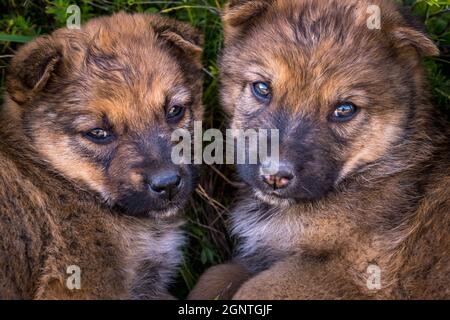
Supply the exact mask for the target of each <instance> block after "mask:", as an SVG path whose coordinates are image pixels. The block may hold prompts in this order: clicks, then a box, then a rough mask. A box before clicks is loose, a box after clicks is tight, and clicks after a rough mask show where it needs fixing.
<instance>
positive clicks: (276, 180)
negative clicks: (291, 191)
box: [261, 166, 294, 190]
mask: <svg viewBox="0 0 450 320" xmlns="http://www.w3.org/2000/svg"><path fill="white" fill-rule="evenodd" d="M261 178H262V180H263V181H264V182H265V183H266V184H268V185H269V186H270V187H271V188H273V189H274V190H277V189H284V188H286V187H287V186H289V184H290V183H291V182H292V180H293V179H294V174H293V172H292V170H291V169H290V168H289V167H288V166H282V167H280V169H279V170H278V172H277V173H276V174H271V175H262V176H261Z"/></svg>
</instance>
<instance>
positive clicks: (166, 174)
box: [150, 171, 181, 198]
mask: <svg viewBox="0 0 450 320" xmlns="http://www.w3.org/2000/svg"><path fill="white" fill-rule="evenodd" d="M180 185H181V177H180V175H179V174H178V173H177V172H175V171H162V172H158V173H157V174H155V175H153V176H152V178H151V182H150V189H151V191H153V192H155V193H157V194H159V195H161V196H167V197H168V198H171V197H173V196H174V195H175V194H176V193H177V191H178V189H179V187H180Z"/></svg>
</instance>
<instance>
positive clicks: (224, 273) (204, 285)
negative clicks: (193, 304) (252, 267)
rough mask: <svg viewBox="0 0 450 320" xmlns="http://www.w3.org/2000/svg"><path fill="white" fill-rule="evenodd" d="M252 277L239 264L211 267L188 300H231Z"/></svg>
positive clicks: (231, 263)
mask: <svg viewBox="0 0 450 320" xmlns="http://www.w3.org/2000/svg"><path fill="white" fill-rule="evenodd" d="M250 276H251V274H250V272H249V271H248V270H247V269H246V268H245V267H244V266H242V265H240V264H238V263H233V262H230V263H226V264H221V265H218V266H214V267H211V268H209V269H208V270H206V272H205V273H204V274H203V275H202V276H201V277H200V280H199V281H198V283H197V285H196V286H195V288H194V289H192V291H191V292H190V294H189V296H188V299H189V300H213V299H218V300H229V299H231V297H232V296H233V295H234V294H235V293H236V291H237V290H238V289H239V287H240V286H241V284H242V283H244V282H245V281H246V280H248V279H249V278H250Z"/></svg>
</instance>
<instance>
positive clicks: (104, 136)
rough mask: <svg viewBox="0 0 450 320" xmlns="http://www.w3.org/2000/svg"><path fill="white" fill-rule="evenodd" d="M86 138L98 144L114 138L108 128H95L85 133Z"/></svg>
mask: <svg viewBox="0 0 450 320" xmlns="http://www.w3.org/2000/svg"><path fill="white" fill-rule="evenodd" d="M85 136H86V138H88V139H89V140H91V141H92V142H95V143H98V144H106V143H109V142H111V141H112V140H113V139H114V135H113V134H112V133H111V132H109V131H108V130H105V129H101V128H95V129H92V130H90V131H88V132H86V134H85Z"/></svg>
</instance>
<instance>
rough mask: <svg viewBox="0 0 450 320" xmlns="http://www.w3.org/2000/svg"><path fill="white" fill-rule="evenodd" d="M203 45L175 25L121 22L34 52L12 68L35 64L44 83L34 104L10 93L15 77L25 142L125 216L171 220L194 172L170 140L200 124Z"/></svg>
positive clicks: (57, 36)
mask: <svg viewBox="0 0 450 320" xmlns="http://www.w3.org/2000/svg"><path fill="white" fill-rule="evenodd" d="M199 41H200V40H199V39H197V38H196V37H195V31H194V30H191V29H190V28H189V27H187V26H185V25H182V24H178V23H175V22H173V21H171V20H167V19H163V18H159V17H150V16H143V15H135V16H131V15H125V14H118V15H115V16H113V17H109V18H101V19H98V20H93V21H91V22H89V23H88V24H87V25H86V26H84V27H83V29H82V30H79V31H77V30H74V31H68V30H62V31H57V32H56V33H54V34H53V35H52V36H51V37H49V38H46V39H40V40H38V42H36V43H35V44H34V45H33V44H30V46H29V47H28V48H25V49H24V51H23V52H22V54H20V53H19V55H18V56H17V58H16V62H15V65H16V66H17V67H18V68H25V67H21V65H20V64H19V63H18V61H22V64H23V65H27V64H28V65H30V64H31V65H36V64H38V65H40V64H41V65H42V67H41V69H40V70H41V71H40V75H42V74H44V76H43V77H48V79H44V80H42V76H41V78H39V81H46V83H45V85H43V86H42V88H40V87H39V86H40V84H39V81H38V82H37V84H36V83H32V84H31V85H30V86H29V87H31V88H32V89H31V91H34V92H33V95H32V96H31V97H28V96H26V94H28V95H31V94H30V93H29V92H28V91H24V90H16V89H23V88H22V87H23V83H25V84H26V81H27V80H26V79H23V80H22V81H21V82H19V81H17V79H19V80H20V73H16V75H17V76H18V78H14V77H11V78H12V79H13V80H12V81H10V86H9V89H10V92H11V96H12V98H13V99H14V100H16V101H18V102H19V104H22V105H21V106H20V108H22V110H23V115H22V118H23V123H24V127H25V130H26V133H27V135H29V137H30V138H31V139H32V141H33V145H34V146H35V147H36V149H37V150H38V151H39V152H40V153H41V155H43V158H44V159H45V160H46V161H48V162H50V163H51V165H52V166H53V167H54V168H55V169H56V170H57V171H59V172H60V173H61V174H63V175H64V176H66V177H68V178H71V179H73V180H75V181H77V182H79V183H80V185H81V186H82V187H87V188H89V189H90V190H93V191H94V192H96V193H97V194H99V195H100V196H101V197H102V198H103V200H104V201H105V202H107V203H109V204H110V205H111V206H117V207H119V208H120V209H121V210H122V211H123V212H124V213H125V214H130V215H135V216H148V215H156V216H161V215H169V214H172V213H175V212H177V211H178V209H179V208H180V207H181V205H182V204H183V202H184V201H185V200H186V199H187V198H188V196H189V194H190V192H191V191H192V190H193V188H194V181H195V172H194V169H193V168H192V166H188V165H176V164H174V163H172V161H171V150H172V142H171V134H172V132H173V131H174V130H176V129H178V128H183V129H187V130H192V127H193V121H194V120H201V115H202V110H201V67H200V62H199V60H200V54H199V52H200V49H199V45H200V43H199ZM49 52H50V53H52V52H53V53H54V54H50V58H48V54H49ZM13 64H14V62H13ZM49 66H50V67H49ZM16 70H17V68H16ZM42 70H43V71H42ZM30 81H31V80H30ZM20 84H22V87H20ZM36 91H38V92H36ZM23 92H25V94H24V93H23Z"/></svg>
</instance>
